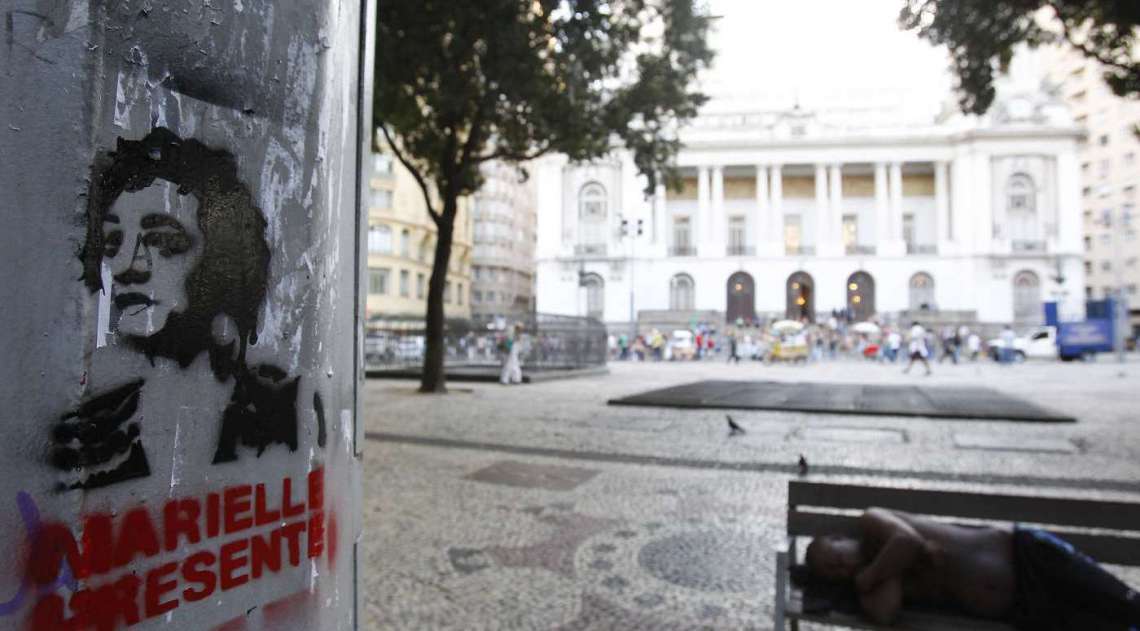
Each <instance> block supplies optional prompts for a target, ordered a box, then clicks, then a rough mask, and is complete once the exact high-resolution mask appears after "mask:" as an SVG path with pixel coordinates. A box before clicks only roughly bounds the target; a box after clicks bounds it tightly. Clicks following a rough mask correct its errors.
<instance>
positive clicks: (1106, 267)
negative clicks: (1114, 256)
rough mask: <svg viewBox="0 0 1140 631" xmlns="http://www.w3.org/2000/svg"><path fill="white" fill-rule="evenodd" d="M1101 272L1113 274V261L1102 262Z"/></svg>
mask: <svg viewBox="0 0 1140 631" xmlns="http://www.w3.org/2000/svg"><path fill="white" fill-rule="evenodd" d="M1100 271H1102V272H1111V271H1112V261H1101V262H1100Z"/></svg>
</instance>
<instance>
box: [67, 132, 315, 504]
mask: <svg viewBox="0 0 1140 631" xmlns="http://www.w3.org/2000/svg"><path fill="white" fill-rule="evenodd" d="M92 171H93V174H92V184H91V192H90V196H89V201H88V209H87V217H86V218H87V238H86V242H85V243H84V246H83V250H82V252H81V254H80V258H81V260H82V263H83V280H84V282H85V283H86V285H87V287H88V289H90V290H91V291H92V292H102V294H103V298H104V300H105V302H107V303H109V304H108V307H109V308H108V309H107V310H108V311H109V313H108V317H107V324H108V326H109V332H110V333H111V336H112V340H113V341H112V343H116V342H117V341H118V340H120V339H121V340H122V343H124V344H126V345H127V346H128V347H130V348H131V349H133V350H135V351H137V352H140V353H142V354H144V355H145V356H146V358H147V359H148V361H149V362H150V364H151V365H152V366H153V365H154V364H155V363H156V362H162V361H171V362H175V363H177V365H178V366H180V367H182V368H186V367H188V366H189V365H190V364H191V363H192V362H193V361H194V360H195V359H196V358H197V357H198V356H200V355H202V354H203V353H205V354H206V355H208V357H209V365H210V369H211V370H212V371H213V373H214V376H215V377H216V378H217V380H218V381H219V382H220V383H228V384H231V387H232V395H231V396H230V398H229V402H228V404H227V405H226V406H225V408H224V410H222V411H221V412H220V418H219V427H220V429H219V433H218V444H217V450H216V451H215V452H214V456H213V462H214V463H221V462H230V461H233V460H236V459H237V457H238V447H239V446H244V447H250V448H254V449H256V450H257V451H256V453H257V455H261V453H262V452H263V451H264V450H265V449H266V448H267V447H268V446H269V445H271V444H283V445H285V446H287V447H288V448H289V449H290V450H293V451H296V449H297V413H296V399H297V382H298V380H299V377H295V378H290V377H288V376H287V374H286V373H285V371H284V370H282V369H280V368H277V367H275V366H272V365H266V364H263V365H260V366H256V367H251V366H248V365H247V363H246V350H247V348H248V346H249V345H250V344H255V343H256V342H257V318H258V310H259V308H260V306H261V302H262V301H263V300H264V298H265V295H266V276H267V270H268V266H269V257H270V254H269V248H268V246H267V245H266V243H265V237H264V235H265V218H264V216H263V215H262V213H261V210H260V209H258V208H257V207H255V206H254V205H253V201H252V198H251V196H250V192H249V189H248V188H247V187H246V185H245V184H243V183H242V182H241V181H240V180H238V178H237V173H236V167H235V164H234V159H233V156H231V155H230V154H228V153H227V152H225V151H222V150H217V149H210V148H209V147H207V146H205V145H204V144H202V143H200V142H198V141H196V140H193V139H188V140H184V139H182V138H179V137H178V135H177V134H175V133H174V132H172V131H170V130H168V129H165V128H161V127H159V128H156V129H155V130H153V131H152V132H150V133H149V134H147V136H146V137H145V138H143V139H141V140H138V141H134V140H124V139H122V138H120V139H119V140H118V143H117V145H116V147H115V150H114V151H110V152H107V153H105V154H104V155H102V156H100V158H99V160H98V161H97V162H96V164H95V166H94V167H93V169H92ZM108 279H109V280H110V282H109V283H108V282H106V281H107V280H108ZM145 396H146V378H145V377H143V378H139V379H135V380H132V381H130V382H128V383H125V384H123V385H119V386H116V387H114V388H113V389H111V390H110V391H108V392H103V393H98V394H95V395H94V396H91V397H89V398H88V399H87V400H85V401H83V402H82V403H81V404H80V406H79V407H78V408H76V409H75V410H72V411H69V412H67V413H65V414H64V415H63V416H62V418H61V420H60V422H59V423H58V424H57V425H56V426H55V428H54V438H55V442H56V447H55V448H54V450H53V452H52V457H51V460H52V463H53V464H54V465H55V466H56V467H57V468H58V469H60V470H62V471H65V472H68V473H70V474H72V477H73V478H74V479H73V480H72V481H70V482H65V485H66V486H68V487H69V488H94V487H99V486H104V485H107V484H113V483H115V482H120V481H123V480H128V479H130V478H134V477H140V476H145V475H148V474H149V472H150V469H149V467H148V464H147V457H146V451H145V447H144V442H145V441H144V439H145V431H144V430H143V429H142V428H141V427H140V423H139V422H138V421H137V420H136V419H135V415H136V413H137V412H138V411H139V405H140V401H141V400H143V399H144V398H145ZM315 401H316V402H318V403H319V401H320V398H319V395H316V396H315ZM323 414H324V412H323V410H322V411H320V412H318V416H319V417H322V418H323Z"/></svg>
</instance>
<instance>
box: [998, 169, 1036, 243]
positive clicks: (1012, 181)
mask: <svg viewBox="0 0 1140 631" xmlns="http://www.w3.org/2000/svg"><path fill="white" fill-rule="evenodd" d="M1005 192H1006V215H1007V219H1008V221H1009V240H1010V245H1011V246H1012V248H1013V249H1014V251H1019V252H1023V251H1033V250H1037V249H1040V246H1041V231H1040V229H1039V222H1038V221H1037V187H1036V186H1035V185H1034V183H1033V178H1031V177H1029V176H1028V175H1026V174H1024V173H1014V174H1013V175H1011V176H1010V177H1009V181H1008V182H1007V183H1006V187H1005Z"/></svg>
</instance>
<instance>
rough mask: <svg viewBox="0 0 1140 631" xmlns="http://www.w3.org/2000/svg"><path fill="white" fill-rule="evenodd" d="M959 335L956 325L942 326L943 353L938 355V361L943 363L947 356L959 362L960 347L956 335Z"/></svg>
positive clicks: (954, 361)
mask: <svg viewBox="0 0 1140 631" xmlns="http://www.w3.org/2000/svg"><path fill="white" fill-rule="evenodd" d="M956 335H957V332H956V331H955V329H954V327H950V326H946V327H943V328H942V354H941V355H939V356H938V363H939V364H941V363H942V362H943V361H945V360H946V359H947V358H949V359H950V361H952V362H953V363H955V364H957V363H958V348H957V342H955V340H954V337H955V336H956Z"/></svg>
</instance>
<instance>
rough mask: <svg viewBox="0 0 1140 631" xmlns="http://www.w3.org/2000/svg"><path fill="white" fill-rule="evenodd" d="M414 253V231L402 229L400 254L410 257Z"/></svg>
mask: <svg viewBox="0 0 1140 631" xmlns="http://www.w3.org/2000/svg"><path fill="white" fill-rule="evenodd" d="M411 255H412V233H411V232H410V231H409V230H408V229H407V228H404V229H403V230H401V231H400V256H403V257H405V258H406V257H410V256H411Z"/></svg>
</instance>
